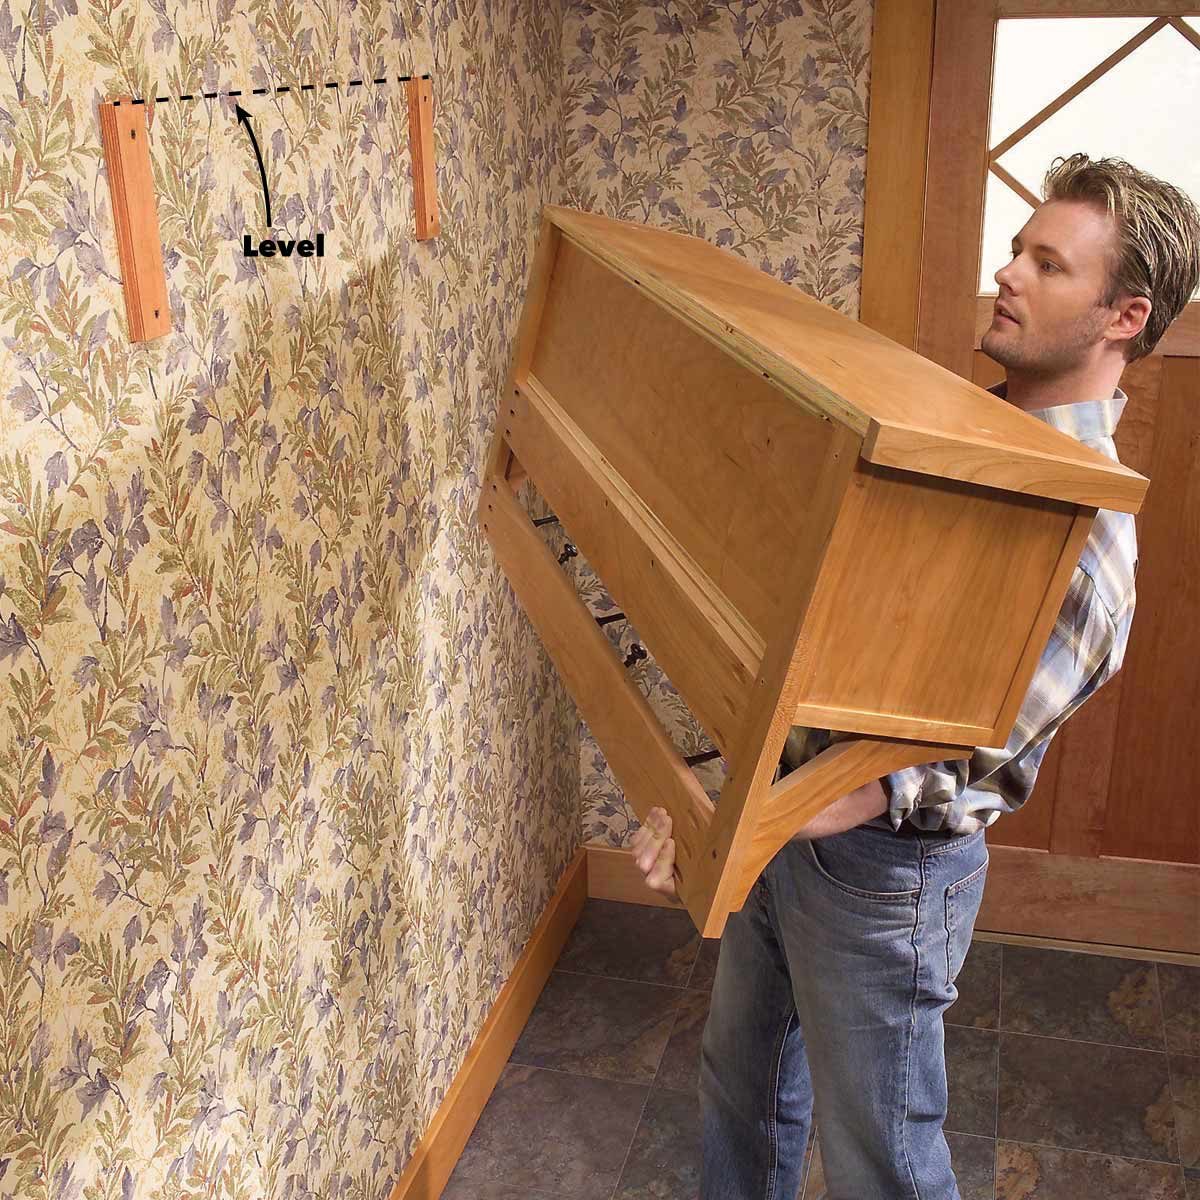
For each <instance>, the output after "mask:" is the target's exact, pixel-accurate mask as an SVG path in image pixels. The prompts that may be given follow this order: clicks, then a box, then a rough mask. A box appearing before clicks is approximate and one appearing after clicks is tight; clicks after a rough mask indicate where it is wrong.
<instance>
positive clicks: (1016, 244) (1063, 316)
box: [979, 200, 1116, 375]
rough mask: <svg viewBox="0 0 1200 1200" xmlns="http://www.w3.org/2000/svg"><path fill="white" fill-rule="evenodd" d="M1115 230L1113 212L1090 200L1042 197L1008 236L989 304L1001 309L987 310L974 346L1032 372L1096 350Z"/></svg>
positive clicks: (1078, 360)
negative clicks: (1008, 249) (1008, 251)
mask: <svg viewBox="0 0 1200 1200" xmlns="http://www.w3.org/2000/svg"><path fill="white" fill-rule="evenodd" d="M1115 237H1116V224H1115V222H1114V220H1113V218H1112V217H1110V216H1109V215H1108V214H1107V213H1104V212H1101V211H1100V210H1099V209H1097V208H1094V207H1093V206H1092V205H1090V204H1083V203H1081V202H1079V201H1076V200H1052V201H1048V202H1046V203H1045V204H1043V205H1042V206H1041V207H1040V208H1039V209H1037V210H1036V211H1035V212H1034V214H1033V216H1031V217H1030V218H1029V220H1028V221H1026V222H1025V226H1024V228H1023V229H1022V230H1021V232H1020V233H1018V234H1017V235H1016V237H1014V238H1013V257H1012V260H1011V261H1010V262H1009V263H1008V264H1007V266H1004V267H1001V268H1000V270H999V271H997V272H996V275H995V279H996V283H997V284H999V287H1000V295H999V296H998V298H997V301H996V307H997V309H999V310H1004V311H1006V312H1007V313H1008V314H1009V315H1008V316H1004V315H1002V313H1001V312H999V311H997V312H995V313H994V314H993V316H992V323H991V325H990V326H989V327H988V330H987V332H986V333H985V334H984V335H983V338H982V340H981V341H980V343H979V345H980V349H981V350H983V352H984V353H985V354H987V355H988V356H989V357H991V358H993V359H995V360H996V362H998V363H1000V365H1001V366H1003V367H1007V368H1008V369H1009V370H1014V369H1015V370H1019V371H1023V372H1028V373H1032V374H1036V375H1055V374H1059V373H1061V372H1063V371H1065V370H1069V369H1071V368H1073V367H1077V366H1079V365H1081V364H1083V363H1086V362H1087V361H1088V360H1089V359H1092V358H1094V357H1095V356H1096V355H1098V354H1099V353H1100V352H1101V350H1102V349H1103V346H1102V345H1101V343H1102V342H1103V340H1104V339H1103V338H1102V336H1101V334H1102V332H1103V331H1104V330H1105V329H1106V327H1107V326H1108V325H1109V323H1110V322H1111V320H1112V318H1113V314H1114V309H1111V308H1105V307H1102V302H1103V300H1104V298H1105V293H1106V290H1107V286H1108V264H1109V261H1110V255H1111V254H1112V250H1113V246H1114V242H1115ZM1010 318H1011V319H1010Z"/></svg>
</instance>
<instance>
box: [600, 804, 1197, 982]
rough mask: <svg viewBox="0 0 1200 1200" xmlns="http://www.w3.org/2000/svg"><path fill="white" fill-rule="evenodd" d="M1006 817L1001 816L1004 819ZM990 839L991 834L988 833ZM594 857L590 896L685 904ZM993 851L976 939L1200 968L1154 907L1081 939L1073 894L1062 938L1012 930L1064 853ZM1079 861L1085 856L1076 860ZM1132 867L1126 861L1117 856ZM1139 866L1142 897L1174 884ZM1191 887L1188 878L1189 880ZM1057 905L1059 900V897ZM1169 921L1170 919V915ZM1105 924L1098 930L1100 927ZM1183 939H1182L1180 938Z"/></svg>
mask: <svg viewBox="0 0 1200 1200" xmlns="http://www.w3.org/2000/svg"><path fill="white" fill-rule="evenodd" d="M1003 819H1004V818H1001V820H1003ZM985 837H986V834H985ZM583 848H584V850H585V851H586V852H587V857H588V898H589V899H594V900H616V901H620V902H621V903H624V904H645V905H651V906H653V907H656V908H681V907H682V905H681V904H680V903H678V902H677V901H675V900H673V899H671V898H670V897H668V896H664V895H662V893H661V892H656V891H653V890H652V889H651V888H649V887H647V885H646V880H645V877H644V876H643V875H642V873H641V871H639V870H638V868H637V864H636V863H635V862H634V860H633V855H632V854H631V853H630V852H629V850H627V849H622V848H617V847H612V846H601V845H598V844H591V843H589V844H587V845H585V846H584V847H583ZM1014 854H1015V855H1025V856H1028V858H1027V859H1026V860H1025V861H1017V862H1013V861H1012V859H1011V856H1012V855H1014ZM988 855H989V857H990V860H991V865H990V866H989V868H988V881H987V885H986V887H985V889H984V898H983V907H982V909H981V911H980V917H979V919H978V920H977V921H976V923H975V935H974V939H975V940H976V941H981V942H1004V943H1008V944H1011V945H1014V946H1041V947H1044V948H1046V949H1054V950H1073V951H1076V952H1078V953H1080V954H1101V955H1106V956H1110V957H1117V958H1136V959H1147V960H1151V961H1155V962H1175V963H1182V964H1184V965H1187V966H1200V953H1197V952H1196V950H1192V951H1188V950H1187V949H1186V948H1182V949H1171V948H1166V949H1163V948H1157V947H1156V946H1155V945H1154V943H1157V942H1160V941H1163V940H1174V939H1164V938H1161V937H1159V936H1157V934H1156V933H1155V929H1154V925H1153V922H1154V920H1155V919H1157V918H1156V917H1155V915H1154V914H1153V909H1152V908H1151V910H1150V913H1149V915H1147V916H1145V917H1144V918H1142V919H1141V920H1138V921H1133V922H1129V921H1123V922H1121V924H1120V926H1119V927H1112V928H1111V929H1110V928H1106V927H1105V926H1104V922H1103V920H1102V919H1100V920H1097V919H1096V918H1094V917H1090V916H1088V915H1087V914H1086V913H1085V914H1084V917H1085V920H1086V921H1087V928H1086V932H1088V933H1099V934H1100V936H1099V937H1094V938H1092V939H1087V938H1081V937H1080V936H1079V934H1080V932H1081V931H1083V926H1073V925H1072V923H1071V922H1072V919H1073V915H1077V914H1078V909H1077V908H1076V907H1074V902H1073V901H1072V899H1071V898H1070V897H1068V904H1069V905H1071V906H1072V907H1070V908H1069V909H1068V911H1067V914H1066V916H1065V918H1063V919H1061V920H1059V921H1058V922H1057V924H1058V925H1059V927H1060V929H1061V930H1062V936H1059V937H1038V936H1035V935H1033V934H1028V933H1020V932H1011V931H1009V928H1008V927H1011V926H1012V925H1013V924H1014V922H1013V921H1011V920H1008V914H1009V913H1010V912H1011V911H1012V910H1013V908H1014V905H1013V896H1014V895H1015V896H1017V897H1019V898H1020V901H1021V903H1020V907H1021V908H1022V909H1025V908H1028V909H1031V910H1032V909H1034V908H1035V906H1036V905H1037V904H1039V903H1043V904H1045V903H1050V902H1051V901H1050V900H1049V899H1048V898H1047V897H1046V896H1045V895H1044V893H1045V891H1046V890H1047V885H1046V883H1045V876H1046V875H1047V874H1053V872H1045V871H1040V870H1037V869H1035V870H1034V871H1033V874H1032V875H1031V876H1030V878H1031V880H1032V882H1033V884H1034V886H1035V888H1037V889H1039V891H1040V893H1042V894H1037V893H1035V895H1034V896H1033V897H1032V899H1031V900H1028V901H1027V900H1025V899H1024V897H1023V895H1022V893H1023V890H1024V888H1025V878H1026V876H1025V874H1024V872H1025V871H1027V870H1029V865H1028V863H1029V860H1031V859H1033V858H1038V859H1041V860H1042V861H1044V862H1046V863H1053V861H1054V860H1055V859H1056V858H1057V857H1058V856H1056V855H1048V854H1045V853H1039V852H1038V851H1034V850H1020V849H1017V848H1015V847H1009V846H995V845H992V844H990V843H989V845H988ZM1071 861H1074V862H1076V863H1078V862H1080V861H1084V860H1079V859H1074V860H1071ZM1088 861H1095V862H1097V863H1099V864H1100V866H1101V868H1102V870H1101V872H1100V874H1103V873H1104V871H1103V868H1104V867H1106V866H1107V865H1108V864H1109V863H1111V862H1112V861H1114V860H1110V859H1098V860H1088ZM1115 861H1117V862H1118V863H1121V865H1122V866H1126V865H1127V864H1125V863H1124V862H1123V861H1122V860H1115ZM1131 865H1133V866H1135V867H1136V868H1137V871H1139V872H1141V871H1145V872H1146V873H1147V877H1146V879H1145V881H1144V882H1138V881H1137V877H1136V875H1135V877H1134V878H1135V888H1136V892H1137V895H1138V897H1139V902H1140V900H1146V899H1148V900H1149V901H1150V904H1151V905H1153V902H1154V900H1155V889H1156V888H1161V887H1163V886H1164V885H1171V883H1172V880H1171V878H1170V877H1165V876H1159V875H1158V874H1157V871H1156V868H1157V867H1158V866H1159V865H1160V864H1157V863H1136V864H1131ZM1177 870H1181V871H1190V872H1192V875H1193V876H1196V877H1200V870H1198V869H1197V868H1195V867H1183V868H1178V869H1177ZM1185 885H1186V880H1185ZM1010 886H1011V887H1013V888H1014V889H1016V890H1015V891H1014V892H1013V893H1009V892H1006V891H1005V888H1007V887H1010ZM1189 896H1191V897H1192V902H1193V903H1197V901H1196V899H1195V898H1196V897H1197V896H1200V878H1197V880H1196V882H1195V883H1194V884H1192V885H1191V886H1190V890H1183V891H1181V893H1180V896H1179V897H1178V898H1177V899H1176V900H1175V901H1174V903H1173V907H1174V908H1175V909H1178V908H1180V907H1183V908H1185V909H1186V905H1187V903H1188V897H1189ZM1053 902H1054V903H1057V902H1058V901H1057V900H1055V901H1053ZM1163 907H1164V908H1169V907H1171V905H1166V904H1164V905H1163ZM1163 919H1166V917H1165V916H1164V918H1163ZM1191 925H1192V929H1193V940H1195V938H1196V937H1198V936H1200V935H1197V934H1196V933H1195V931H1196V930H1197V928H1198V927H1200V920H1198V919H1197V916H1196V915H1195V914H1193V915H1192V918H1191ZM1097 926H1099V928H1098V929H1097V928H1096V927H1097ZM1139 929H1140V930H1142V931H1143V932H1145V933H1148V934H1149V939H1148V940H1149V943H1150V944H1147V945H1139V944H1137V943H1136V942H1126V943H1124V944H1121V943H1119V942H1115V941H1113V940H1112V938H1113V937H1114V936H1115V935H1118V934H1121V935H1122V936H1127V935H1128V933H1129V932H1130V931H1131V930H1132V931H1136V930H1139ZM1180 940H1182V939H1180Z"/></svg>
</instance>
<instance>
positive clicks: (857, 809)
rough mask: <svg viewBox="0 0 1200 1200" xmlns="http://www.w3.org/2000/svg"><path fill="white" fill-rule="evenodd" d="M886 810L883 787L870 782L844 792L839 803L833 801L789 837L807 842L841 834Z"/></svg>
mask: <svg viewBox="0 0 1200 1200" xmlns="http://www.w3.org/2000/svg"><path fill="white" fill-rule="evenodd" d="M887 810H888V799H887V796H886V794H885V793H884V790H883V785H882V784H881V783H880V782H879V780H878V779H872V780H871V782H870V783H865V784H863V786H862V787H860V788H855V789H854V791H852V792H847V793H846V795H844V796H843V797H842V798H841V799H840V800H835V801H834V802H833V803H832V804H831V805H830V806H829V807H828V808H827V809H825V810H823V811H822V812H819V813H817V815H816V816H815V817H813V818H812V820H811V821H809V822H808V824H807V825H805V826H804V828H803V829H801V830H799V831H798V832H797V833H794V834H792V837H793V838H805V839H809V838H819V837H829V836H830V834H834V833H844V832H845V831H846V830H847V829H853V828H854V827H855V826H856V825H861V824H862V823H863V822H864V821H869V820H870V819H871V818H872V817H878V816H880V815H881V814H883V813H885V812H887Z"/></svg>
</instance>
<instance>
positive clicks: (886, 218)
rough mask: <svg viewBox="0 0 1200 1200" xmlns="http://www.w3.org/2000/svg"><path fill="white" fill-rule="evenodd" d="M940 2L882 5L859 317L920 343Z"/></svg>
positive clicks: (901, 0)
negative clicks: (923, 241)
mask: <svg viewBox="0 0 1200 1200" xmlns="http://www.w3.org/2000/svg"><path fill="white" fill-rule="evenodd" d="M933 24H934V0H875V25H874V29H873V31H872V35H871V103H870V112H869V121H870V124H869V127H868V132H867V190H866V212H865V215H864V221H863V253H862V280H861V291H860V300H859V320H861V321H862V322H863V324H864V325H869V326H870V327H871V328H872V329H875V330H877V331H878V332H879V333H882V334H884V335H886V336H887V337H890V338H891V339H892V340H893V341H897V342H899V343H900V344H901V345H902V346H907V347H908V348H909V349H910V350H911V349H913V348H915V346H916V344H917V308H918V303H919V300H920V293H921V227H922V225H923V224H924V222H925V161H926V160H925V154H926V141H927V138H928V134H929V89H930V83H931V81H932V78H933Z"/></svg>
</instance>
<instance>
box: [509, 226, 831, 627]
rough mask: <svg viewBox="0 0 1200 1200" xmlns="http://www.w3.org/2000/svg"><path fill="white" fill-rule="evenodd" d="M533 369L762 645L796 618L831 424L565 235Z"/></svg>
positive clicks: (812, 548)
mask: <svg viewBox="0 0 1200 1200" xmlns="http://www.w3.org/2000/svg"><path fill="white" fill-rule="evenodd" d="M803 334H804V331H803V330H802V329H801V330H797V336H803ZM529 369H530V374H531V376H533V377H535V378H536V380H537V382H538V383H540V384H541V386H542V387H543V389H544V390H545V391H546V392H547V393H548V394H549V395H551V396H553V397H554V398H555V400H556V401H557V402H558V403H559V404H560V405H561V406H562V408H563V409H564V410H565V411H566V412H567V413H568V415H569V416H570V417H571V419H572V420H573V421H575V422H576V424H577V425H578V426H579V427H580V428H581V429H582V430H583V432H584V434H585V435H586V436H587V437H588V439H589V440H590V441H591V442H592V443H593V444H594V445H595V446H596V447H597V449H598V450H599V451H600V453H601V454H603V455H604V457H605V458H606V459H607V460H608V461H609V462H610V463H611V464H612V466H613V467H614V468H615V469H616V470H617V472H618V473H619V474H620V475H621V476H622V477H623V478H624V479H625V481H626V482H627V483H628V484H629V486H630V487H631V488H632V489H633V491H634V492H636V493H637V495H638V496H639V497H640V498H641V499H642V500H643V501H644V502H645V504H646V505H647V506H648V507H649V508H650V509H651V511H653V513H654V514H655V515H656V516H657V518H658V519H659V520H660V521H662V523H663V524H664V525H665V526H666V528H667V529H668V530H669V531H670V533H671V535H672V536H673V537H674V538H675V539H676V540H677V541H678V542H679V544H680V545H681V546H682V547H683V548H684V549H685V550H686V551H687V552H688V554H690V555H691V556H692V558H694V559H695V561H696V562H697V563H698V564H699V566H700V567H701V568H702V569H703V571H704V572H705V573H706V574H707V575H708V577H709V578H710V579H712V580H713V581H714V582H715V583H716V584H717V586H718V587H719V588H720V589H721V591H722V592H723V593H724V595H725V596H727V597H728V599H729V600H730V602H731V603H732V604H733V605H734V606H735V607H736V608H737V609H738V611H739V612H741V614H742V615H743V616H744V617H745V618H746V619H747V620H748V621H749V622H750V624H751V625H752V626H753V627H754V628H755V630H756V631H757V632H758V633H759V635H760V636H761V637H762V638H763V639H764V640H768V639H769V638H770V637H771V636H772V635H773V634H774V633H775V631H776V630H777V629H778V628H780V626H781V624H787V622H788V619H789V616H790V618H792V619H794V617H795V614H794V613H792V614H787V613H781V612H780V608H781V605H782V606H785V607H786V606H787V605H788V604H790V603H791V602H790V601H785V600H783V597H784V596H787V595H790V594H793V593H794V589H793V588H791V586H790V584H791V582H792V581H793V580H795V579H799V578H802V577H803V576H804V573H805V568H811V566H812V561H811V559H812V556H813V555H814V554H817V553H819V550H820V547H819V546H818V545H816V544H815V543H814V540H813V538H812V536H811V535H810V532H809V525H810V522H809V521H808V519H807V518H808V517H809V514H810V513H811V512H812V511H813V506H814V504H815V503H816V498H815V497H814V495H813V492H814V488H815V487H816V485H817V481H818V480H819V479H820V478H821V477H822V470H823V467H824V464H825V461H826V458H827V456H828V455H829V454H830V453H831V452H832V446H833V433H834V425H833V423H832V422H831V421H830V420H829V419H828V418H824V417H820V416H816V415H814V414H812V413H809V412H805V411H804V410H803V409H802V408H801V407H800V405H798V404H797V403H796V402H795V401H793V400H791V399H789V397H788V396H786V395H785V394H784V393H783V392H781V391H779V390H778V389H777V388H776V387H775V386H774V385H773V384H772V382H771V381H770V380H768V379H765V378H763V377H762V376H761V375H758V374H755V373H754V372H752V371H751V370H749V369H748V368H746V367H745V366H743V365H742V364H741V363H739V362H737V361H736V360H735V359H733V358H731V357H730V356H729V355H728V354H727V353H726V352H724V351H723V350H722V349H721V348H720V347H718V346H717V345H715V344H714V343H712V342H711V341H709V340H708V339H707V338H705V337H703V336H702V335H701V334H699V333H697V332H696V331H695V330H694V329H692V328H691V327H690V326H688V325H686V324H684V323H683V321H682V320H681V319H680V318H679V317H678V316H677V315H676V314H674V313H672V312H671V311H670V310H669V309H667V308H664V307H663V306H661V305H660V304H659V303H657V302H656V301H654V300H651V299H650V298H649V297H648V296H647V295H645V293H644V292H643V291H642V289H641V288H640V287H638V286H637V285H635V284H631V283H629V282H628V281H627V280H625V279H624V278H622V277H621V276H619V275H617V274H616V273H615V272H613V271H612V270H610V269H609V268H608V267H606V266H605V265H604V264H602V263H600V262H598V261H597V260H596V259H594V258H592V257H591V256H590V255H589V254H587V253H586V252H585V251H583V250H581V249H579V247H577V246H576V245H574V243H572V242H571V241H570V240H569V239H566V238H564V239H563V240H562V243H561V246H560V249H559V254H558V259H557V261H556V263H555V266H554V274H553V278H552V280H551V283H550V289H549V293H548V295H547V299H546V307H545V312H544V314H543V317H542V323H541V327H540V329H539V331H538V339H537V344H536V346H535V347H534V349H533V354H532V359H531V362H530V368H529Z"/></svg>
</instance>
